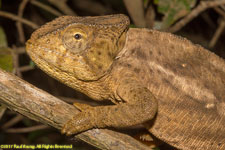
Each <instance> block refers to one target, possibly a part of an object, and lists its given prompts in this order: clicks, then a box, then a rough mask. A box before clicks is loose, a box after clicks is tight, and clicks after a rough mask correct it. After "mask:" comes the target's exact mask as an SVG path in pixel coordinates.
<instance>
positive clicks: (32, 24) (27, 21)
mask: <svg viewBox="0 0 225 150" xmlns="http://www.w3.org/2000/svg"><path fill="white" fill-rule="evenodd" d="M0 16H2V17H6V18H10V19H12V20H15V21H20V22H22V23H24V24H26V25H28V26H30V27H31V28H33V29H37V28H38V27H39V26H38V25H37V24H35V23H33V22H31V21H29V20H26V19H24V18H21V17H18V16H16V15H14V14H11V13H8V12H5V11H0Z"/></svg>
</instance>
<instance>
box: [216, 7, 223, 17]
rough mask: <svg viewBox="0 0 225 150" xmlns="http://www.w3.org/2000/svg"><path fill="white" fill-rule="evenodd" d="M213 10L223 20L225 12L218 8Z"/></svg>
mask: <svg viewBox="0 0 225 150" xmlns="http://www.w3.org/2000/svg"><path fill="white" fill-rule="evenodd" d="M214 10H215V11H216V12H217V13H218V14H220V15H221V16H223V18H225V10H223V9H221V8H219V7H215V8H214Z"/></svg>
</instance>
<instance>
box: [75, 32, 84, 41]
mask: <svg viewBox="0 0 225 150" xmlns="http://www.w3.org/2000/svg"><path fill="white" fill-rule="evenodd" d="M81 37H82V36H81V34H79V33H76V34H75V35H74V38H75V39H76V40H80V39H81Z"/></svg>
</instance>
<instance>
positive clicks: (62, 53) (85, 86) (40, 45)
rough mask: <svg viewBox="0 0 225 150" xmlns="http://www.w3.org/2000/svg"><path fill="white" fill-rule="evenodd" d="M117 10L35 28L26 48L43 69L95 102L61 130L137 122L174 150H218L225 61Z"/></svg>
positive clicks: (222, 141) (223, 132)
mask: <svg viewBox="0 0 225 150" xmlns="http://www.w3.org/2000/svg"><path fill="white" fill-rule="evenodd" d="M128 25H129V19H128V18H127V17H126V16H124V15H110V16H101V17H100V16H99V17H72V16H65V17H59V18H58V19H56V20H54V21H52V22H50V23H48V24H46V25H44V26H42V27H41V28H40V29H38V30H37V31H35V32H34V33H33V34H32V37H31V39H30V40H28V42H27V52H28V54H29V55H30V57H31V58H32V60H33V61H34V62H35V63H36V64H37V65H38V66H39V67H40V68H41V69H43V70H44V71H45V72H47V73H48V74H49V75H51V76H52V77H54V78H56V79H58V80H59V81H61V82H63V83H65V84H67V85H68V86H70V87H72V88H74V89H76V90H78V91H80V92H83V93H85V94H86V95H88V96H89V97H91V98H93V99H94V100H98V101H100V100H106V99H108V100H111V101H112V102H113V103H115V105H112V106H97V107H91V106H87V105H82V104H75V106H78V108H79V109H81V110H82V112H81V113H80V114H78V115H76V116H74V118H73V119H72V120H71V121H69V122H68V123H66V124H65V126H64V128H63V129H62V133H66V134H67V135H71V134H77V133H79V132H83V131H85V130H88V129H91V128H96V127H97V128H104V127H116V128H120V127H128V126H132V125H136V124H140V123H143V124H144V125H145V126H146V128H147V129H148V130H149V131H150V132H151V133H152V134H154V135H155V136H156V137H158V138H159V139H161V140H163V141H165V142H167V143H168V144H170V145H173V146H175V147H177V148H179V149H190V150H193V149H199V150H202V149H205V150H207V149H208V150H211V149H221V150H222V149H225V94H224V93H225V62H224V60H223V59H221V58H219V57H218V56H216V55H215V54H213V53H211V52H209V51H207V50H205V49H204V48H202V47H200V46H198V45H194V44H192V43H191V42H189V41H187V40H185V39H183V38H180V37H177V36H174V35H172V34H169V33H162V32H158V31H153V30H147V29H129V31H128V32H127V28H128Z"/></svg>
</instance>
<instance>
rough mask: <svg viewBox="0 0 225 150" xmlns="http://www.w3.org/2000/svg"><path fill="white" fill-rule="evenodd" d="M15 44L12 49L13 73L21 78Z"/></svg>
mask: <svg viewBox="0 0 225 150" xmlns="http://www.w3.org/2000/svg"><path fill="white" fill-rule="evenodd" d="M15 47H16V46H15V45H13V49H14V50H13V51H12V56H13V74H15V75H17V76H19V77H20V78H22V73H21V72H20V70H19V67H20V65H19V54H18V53H17V52H16V51H15V49H16V48H15Z"/></svg>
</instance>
